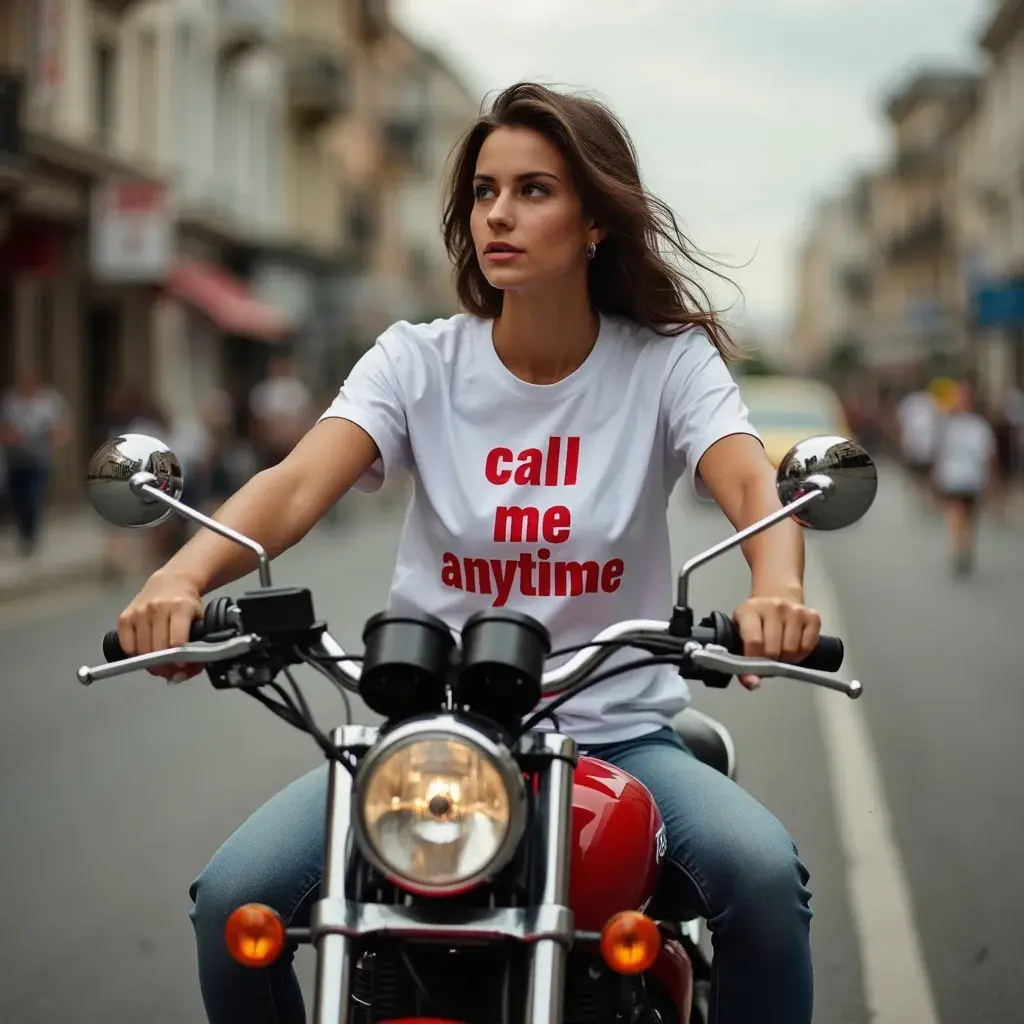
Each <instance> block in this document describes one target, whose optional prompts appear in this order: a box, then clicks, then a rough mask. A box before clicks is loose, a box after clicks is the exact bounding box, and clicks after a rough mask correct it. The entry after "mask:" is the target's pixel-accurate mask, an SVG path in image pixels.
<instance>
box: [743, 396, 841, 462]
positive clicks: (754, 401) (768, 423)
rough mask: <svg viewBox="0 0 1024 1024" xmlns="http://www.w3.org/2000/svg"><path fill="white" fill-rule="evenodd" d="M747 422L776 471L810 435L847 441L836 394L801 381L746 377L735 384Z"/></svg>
mask: <svg viewBox="0 0 1024 1024" xmlns="http://www.w3.org/2000/svg"><path fill="white" fill-rule="evenodd" d="M739 385H740V392H741V394H742V395H743V401H744V402H745V403H746V405H747V409H748V410H749V411H750V422H751V423H752V424H753V426H754V428H755V429H756V430H757V432H758V433H759V434H760V435H761V439H762V440H763V441H764V446H765V450H766V451H767V452H768V457H769V458H770V459H771V460H772V465H773V466H775V467H776V469H777V468H778V465H779V463H780V462H781V461H782V458H783V456H784V455H785V454H786V452H788V451H789V449H790V448H792V447H793V445H795V444H796V443H797V441H802V440H803V439H804V438H805V437H810V436H811V435H813V434H838V435H840V436H841V437H851V436H852V435H851V434H850V425H849V424H848V423H847V421H846V415H845V413H844V412H843V407H842V405H841V404H840V401H839V398H838V396H837V395H836V393H835V392H834V391H833V390H832V389H831V388H830V387H829V386H828V385H827V384H823V383H822V382H821V381H818V380H810V379H808V378H804V377H747V378H742V379H741V380H740V381H739Z"/></svg>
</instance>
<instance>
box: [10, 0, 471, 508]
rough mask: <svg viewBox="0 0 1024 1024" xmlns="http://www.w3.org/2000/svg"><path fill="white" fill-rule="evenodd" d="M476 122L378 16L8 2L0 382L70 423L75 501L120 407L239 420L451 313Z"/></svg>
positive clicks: (456, 91) (279, 1) (310, 3)
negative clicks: (461, 148) (288, 364)
mask: <svg viewBox="0 0 1024 1024" xmlns="http://www.w3.org/2000/svg"><path fill="white" fill-rule="evenodd" d="M476 110H477V106H476V103H475V102H474V101H473V99H472V98H471V97H470V96H469V94H468V92H467V90H466V89H465V88H464V87H463V86H462V85H461V83H460V82H459V80H458V78H457V76H456V75H455V74H454V73H453V72H452V71H451V70H450V69H448V68H447V66H446V65H445V64H444V63H443V62H442V61H440V60H439V59H438V58H437V57H435V56H434V55H432V54H431V53H429V52H428V51H426V50H424V49H423V48H422V47H420V46H418V45H417V44H415V43H413V42H412V41H411V40H409V39H407V38H406V37H405V36H404V35H403V34H402V33H401V32H400V31H399V30H398V29H397V28H396V27H395V26H394V25H393V24H392V23H391V20H390V14H389V5H388V3H387V2H386V0H136V2H130V0H121V2H115V0H0V386H4V385H6V384H8V383H9V382H10V381H11V380H12V379H13V377H14V375H15V373H16V371H17V369H18V368H19V367H22V366H29V365H34V366H37V367H38V368H40V369H41V370H42V372H43V374H44V376H45V377H46V378H47V379H48V380H50V381H52V382H53V383H54V384H56V386H57V387H58V388H59V389H60V391H61V392H62V393H63V394H64V395H65V397H66V398H67V400H68V402H69V403H70V406H71V409H72V412H73V414H74V417H75V423H76V426H77V427H78V432H77V436H76V439H75V442H74V443H73V444H72V445H71V446H70V448H69V449H68V450H66V451H65V452H64V453H62V456H61V463H60V465H59V466H58V467H57V470H58V471H57V473H56V489H57V491H58V493H59V495H60V496H62V497H65V498H78V497H79V496H80V493H81V487H80V479H81V467H82V465H83V464H84V459H85V457H86V455H87V453H88V451H90V450H91V448H92V447H93V446H94V445H95V444H96V443H98V440H99V436H98V433H99V432H101V431H102V425H103V422H104V411H105V410H104V406H105V401H106V398H107V395H108V393H109V392H110V391H111V390H112V389H113V388H114V386H115V385H117V384H118V383H121V382H127V381H132V382H135V383H136V384H138V385H139V386H140V388H141V390H142V392H143V393H144V394H145V395H147V396H148V397H149V398H151V399H153V400H155V401H156V402H157V403H158V404H159V405H160V406H162V407H163V408H164V410H165V411H166V412H168V413H169V414H172V415H173V416H175V417H177V416H181V417H186V418H187V417H189V416H191V415H194V414H195V412H196V410H197V409H198V406H199V403H200V402H201V400H202V397H203V394H204V392H206V391H207V390H208V389H210V388H213V387H218V386H225V387H228V388H229V389H230V390H232V391H233V392H234V394H235V397H236V399H237V400H238V401H239V402H240V403H243V404H244V399H245V398H246V396H247V392H248V389H249V387H250V386H251V384H252V383H254V382H255V380H256V379H257V378H258V377H259V376H260V374H261V373H262V370H263V366H264V364H265V361H266V359H267V357H268V356H269V354H270V353H272V352H274V351H279V350H280V349H279V346H280V345H282V344H287V343H290V344H293V345H294V347H295V349H296V351H297V353H298V354H299V356H300V358H301V363H302V365H303V367H304V369H305V371H306V375H307V377H308V378H309V379H310V380H311V382H316V383H318V384H321V385H323V388H324V390H325V392H329V391H332V390H334V389H335V388H336V387H337V386H338V383H339V381H340V379H341V373H342V372H343V370H344V369H345V364H346V363H348V364H350V363H351V361H352V360H353V359H354V358H355V357H356V356H357V355H358V353H359V352H360V351H362V349H363V348H365V347H366V346H367V345H368V344H370V343H372V340H373V338H374V337H375V336H376V334H377V333H379V332H380V330H382V329H383V327H384V326H386V325H387V324H388V323H390V322H392V321H393V320H395V319H398V318H400V317H410V318H413V317H418V316H433V315H439V314H440V315H447V314H448V313H450V312H453V311H454V308H455V297H454V292H453V290H452V289H451V286H450V281H449V280H448V277H447V262H446V260H445V257H444V251H443V247H442V244H441V239H440V235H439V232H438V226H437V225H438V213H439V208H438V195H439V185H440V177H441V172H442V168H443V164H444V160H445V158H446V157H447V154H448V152H449V150H450V148H451V146H452V145H453V144H454V143H455V142H456V141H457V139H458V137H459V135H460V134H461V133H462V132H463V131H464V130H465V128H466V127H467V125H468V123H469V121H470V119H471V118H472V116H473V115H474V114H475V113H476Z"/></svg>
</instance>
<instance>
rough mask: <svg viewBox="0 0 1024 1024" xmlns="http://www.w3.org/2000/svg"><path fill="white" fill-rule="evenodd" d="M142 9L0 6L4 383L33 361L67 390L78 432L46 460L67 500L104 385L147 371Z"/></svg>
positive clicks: (155, 204) (159, 256) (156, 208)
mask: <svg viewBox="0 0 1024 1024" xmlns="http://www.w3.org/2000/svg"><path fill="white" fill-rule="evenodd" d="M142 6H143V5H142V4H141V3H130V2H120V3H116V2H112V0H111V2H105V3H101V2H91V3H90V2H87V0H63V2H56V0H5V2H4V3H2V4H0V58H2V61H3V68H2V70H0V76H2V78H0V94H2V97H3V99H2V109H0V146H2V149H3V156H2V157H0V161H2V163H3V165H4V168H5V170H4V171H3V173H2V178H3V182H4V184H3V186H2V192H3V196H4V198H3V200H2V205H3V213H2V215H0V383H2V384H6V383H8V382H9V381H10V380H11V378H12V377H13V376H14V375H15V374H16V372H17V371H18V370H19V369H21V368H24V367H28V366H35V367H37V368H39V369H41V370H42V372H43V374H44V375H45V376H46V377H47V378H48V379H49V380H50V381H52V382H53V383H54V384H55V385H56V386H57V387H58V388H59V389H60V391H61V392H62V393H63V394H64V396H65V398H66V399H67V401H68V403H69V405H70V409H71V412H72V414H73V416H74V420H75V425H76V426H77V428H78V430H77V435H76V438H75V440H74V442H73V443H72V444H71V445H70V446H69V448H67V449H65V450H64V451H63V452H62V453H60V460H59V463H58V466H57V467H56V468H57V473H56V478H57V479H56V487H57V490H58V492H59V493H60V494H62V495H63V496H69V495H71V494H76V495H77V493H78V492H79V491H80V490H81V486H80V481H81V466H82V465H83V460H84V458H85V454H86V451H87V449H88V446H89V444H90V443H91V441H92V436H91V435H92V430H93V425H94V424H95V423H96V422H97V421H98V419H99V417H100V416H101V415H102V407H103V402H104V396H105V393H106V391H107V390H108V387H109V386H110V384H111V383H112V382H113V381H115V380H116V379H118V378H120V379H125V380H137V381H139V382H145V381H146V380H147V379H148V375H149V356H150V347H149V344H148V341H149V338H150V334H151V325H152V315H153V308H154V292H153V289H152V288H151V284H152V282H153V280H154V275H155V273H156V272H157V271H158V270H159V269H160V267H161V265H162V263H163V261H164V259H165V258H166V255H167V253H168V250H169V239H168V231H167V216H168V210H169V201H170V197H169V194H168V190H167V187H166V186H167V183H166V179H165V177H164V175H163V174H162V173H161V169H160V167H159V166H158V163H157V161H156V160H155V159H154V152H153V148H152V145H151V143H152V142H153V135H152V124H151V121H150V118H149V113H148V109H147V108H148V107H149V105H150V104H152V103H155V98H156V93H157V89H158V86H157V83H156V78H157V74H158V68H159V64H158V59H157V57H156V55H155V54H154V52H153V50H152V49H150V47H151V46H152V45H153V41H152V39H151V37H148V36H145V35H143V36H139V35H137V34H135V33H133V32H132V31H131V30H130V29H129V27H128V24H129V22H130V20H131V18H132V16H133V14H134V13H136V12H137V11H138V9H139V8H141V7H142ZM140 54H141V56H142V58H143V59H139V55H140ZM134 219H137V220H139V221H140V222H143V221H144V222H145V226H144V227H143V228H142V229H141V230H140V231H139V232H134V231H130V230H127V229H126V225H127V223H128V222H131V221H133V220H134ZM126 271H127V272H126Z"/></svg>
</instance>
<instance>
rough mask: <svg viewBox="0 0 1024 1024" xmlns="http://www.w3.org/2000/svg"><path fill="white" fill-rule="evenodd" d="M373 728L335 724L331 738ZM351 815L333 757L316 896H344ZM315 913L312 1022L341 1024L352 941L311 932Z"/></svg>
mask: <svg viewBox="0 0 1024 1024" xmlns="http://www.w3.org/2000/svg"><path fill="white" fill-rule="evenodd" d="M370 733H372V734H373V736H374V737H375V736H376V730H375V729H374V730H368V729H367V728H366V727H365V726H344V727H342V728H340V729H335V730H334V732H333V734H332V735H331V742H332V743H334V744H335V745H336V746H345V745H347V744H355V743H361V742H367V741H368V742H373V738H372V737H371V736H370V735H369V734H370ZM351 820H352V776H351V775H350V774H349V772H348V770H347V769H345V768H344V767H343V766H342V765H341V764H339V763H338V762H337V761H334V760H332V761H331V762H330V768H329V774H328V785H327V821H326V844H325V849H324V876H323V885H322V887H321V894H320V895H321V899H332V900H334V899H337V900H345V899H346V898H347V894H346V892H345V875H346V868H347V866H348V850H349V836H350V834H351V829H350V824H351ZM318 921H319V915H318V913H317V909H316V908H314V910H313V932H314V941H315V943H316V952H317V962H316V991H315V994H314V1007H313V1024H347V1021H348V1007H349V997H350V994H351V989H352V966H353V956H352V953H353V950H352V940H351V939H349V938H346V936H344V935H330V934H326V935H317V934H316V930H317V924H318Z"/></svg>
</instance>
